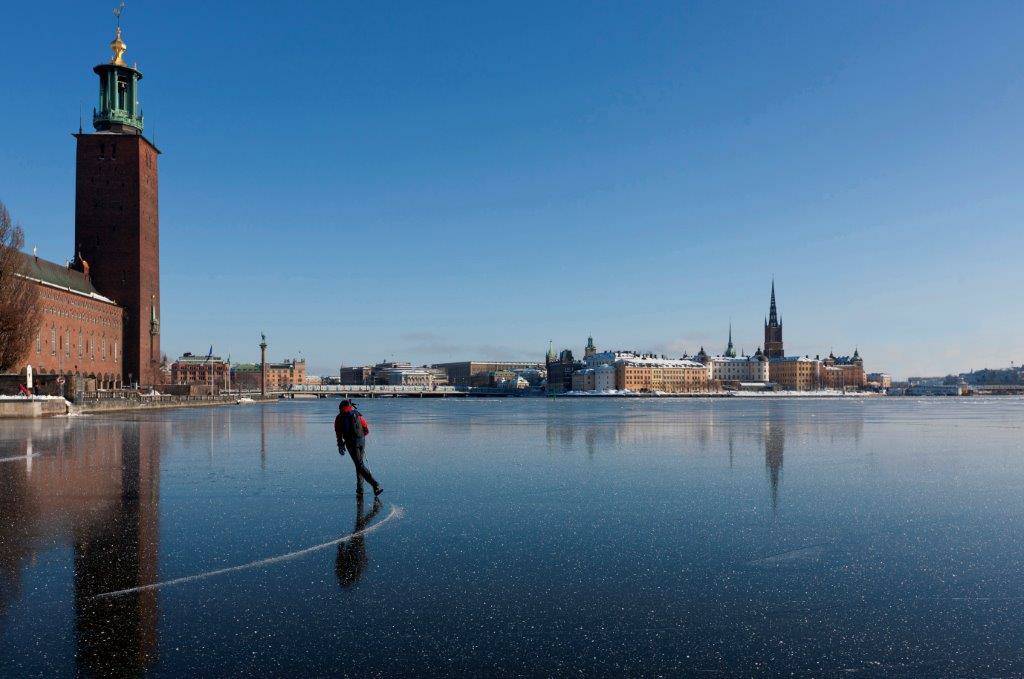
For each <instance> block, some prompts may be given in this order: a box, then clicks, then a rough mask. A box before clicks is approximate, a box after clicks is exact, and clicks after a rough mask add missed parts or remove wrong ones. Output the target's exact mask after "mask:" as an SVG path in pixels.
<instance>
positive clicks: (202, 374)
mask: <svg viewBox="0 0 1024 679" xmlns="http://www.w3.org/2000/svg"><path fill="white" fill-rule="evenodd" d="M171 383H172V384H200V385H208V386H211V387H215V388H217V389H230V388H231V366H230V365H229V364H228V362H227V361H225V360H224V359H222V358H221V357H220V356H214V355H212V354H210V355H207V356H196V355H195V354H193V353H191V352H185V353H184V354H182V355H181V356H180V357H178V360H176V361H175V362H174V363H172V364H171Z"/></svg>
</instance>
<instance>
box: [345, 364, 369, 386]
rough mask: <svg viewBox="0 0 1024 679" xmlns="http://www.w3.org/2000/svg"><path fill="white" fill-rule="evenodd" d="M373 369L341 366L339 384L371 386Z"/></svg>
mask: <svg viewBox="0 0 1024 679" xmlns="http://www.w3.org/2000/svg"><path fill="white" fill-rule="evenodd" d="M372 378H373V368H371V367H370V366H368V365H359V366H344V365H343V366H341V369H340V370H339V371H338V379H339V380H340V381H339V382H338V383H339V384H373V379H372Z"/></svg>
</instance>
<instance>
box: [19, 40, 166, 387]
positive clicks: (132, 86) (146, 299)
mask: <svg viewBox="0 0 1024 679" xmlns="http://www.w3.org/2000/svg"><path fill="white" fill-rule="evenodd" d="M110 49H111V51H112V57H111V59H110V61H109V62H107V63H103V64H99V65H98V66H96V67H94V68H93V72H94V73H96V75H97V76H98V77H99V104H98V107H97V108H94V109H93V116H92V124H93V128H94V130H95V131H94V132H83V131H82V130H81V129H79V131H78V133H77V134H75V135H73V136H74V137H75V140H76V155H75V239H74V243H73V245H74V248H73V249H72V252H74V253H75V258H74V261H73V262H72V263H71V264H69V265H67V266H62V265H60V264H56V263H54V262H48V261H46V260H43V259H40V258H38V257H35V256H34V255H33V256H32V257H26V265H27V266H26V268H25V273H24V276H25V277H28V278H31V279H32V280H33V281H34V282H35V283H36V284H37V285H38V286H39V292H40V295H39V304H40V305H41V306H42V307H43V313H42V317H43V323H42V324H41V325H40V328H39V334H38V336H37V339H36V342H35V346H33V347H31V348H30V350H29V353H28V355H27V356H26V357H25V358H24V360H23V361H20V362H19V364H18V365H17V366H15V369H16V370H17V371H19V372H20V371H21V370H23V369H24V367H25V365H33V367H34V369H35V371H36V373H37V374H45V373H51V374H56V373H59V374H61V375H75V376H82V377H92V378H95V379H96V380H97V383H98V384H99V385H100V386H101V387H116V386H120V385H121V384H122V382H123V383H128V384H131V383H139V384H141V385H144V386H152V385H156V384H159V383H160V382H161V376H162V373H161V370H160V363H161V353H160V246H159V243H160V237H159V236H160V233H159V231H160V229H159V210H158V201H157V161H158V157H159V155H160V151H159V150H158V149H157V148H156V146H154V145H153V144H152V142H150V141H149V140H148V139H147V138H146V137H145V136H143V134H142V132H143V118H142V113H141V104H140V103H139V81H140V80H142V73H141V72H140V71H139V70H137V69H136V68H135V67H134V66H129V65H128V64H127V63H125V61H124V58H123V57H124V53H125V51H126V49H127V46H126V45H125V43H124V41H123V40H122V38H121V28H120V26H118V28H117V31H116V33H115V36H114V40H113V41H112V42H111V43H110Z"/></svg>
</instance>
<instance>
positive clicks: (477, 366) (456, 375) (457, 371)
mask: <svg viewBox="0 0 1024 679" xmlns="http://www.w3.org/2000/svg"><path fill="white" fill-rule="evenodd" d="M430 367H431V368H438V369H440V370H444V371H445V374H446V375H448V383H449V384H450V385H452V386H454V387H468V386H470V383H471V380H470V378H471V377H472V376H473V375H478V374H480V373H489V372H495V371H498V370H530V369H534V370H536V369H539V368H541V367H543V366H541V364H539V363H536V362H529V361H455V362H452V363H435V364H434V365H432V366H430Z"/></svg>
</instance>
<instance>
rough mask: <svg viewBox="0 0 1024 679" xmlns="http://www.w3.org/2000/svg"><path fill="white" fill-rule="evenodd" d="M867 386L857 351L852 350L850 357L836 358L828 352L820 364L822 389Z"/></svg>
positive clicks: (865, 375) (862, 362)
mask: <svg viewBox="0 0 1024 679" xmlns="http://www.w3.org/2000/svg"><path fill="white" fill-rule="evenodd" d="M867 384H868V378H867V374H866V373H865V372H864V360H863V359H862V358H861V357H860V351H859V350H857V349H854V350H853V355H852V356H836V355H835V354H834V353H831V352H830V353H829V355H828V357H827V358H826V359H825V360H823V361H822V362H821V386H822V388H824V389H840V390H841V389H849V388H857V389H861V388H863V387H866V386H867ZM890 386H891V384H890Z"/></svg>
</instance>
